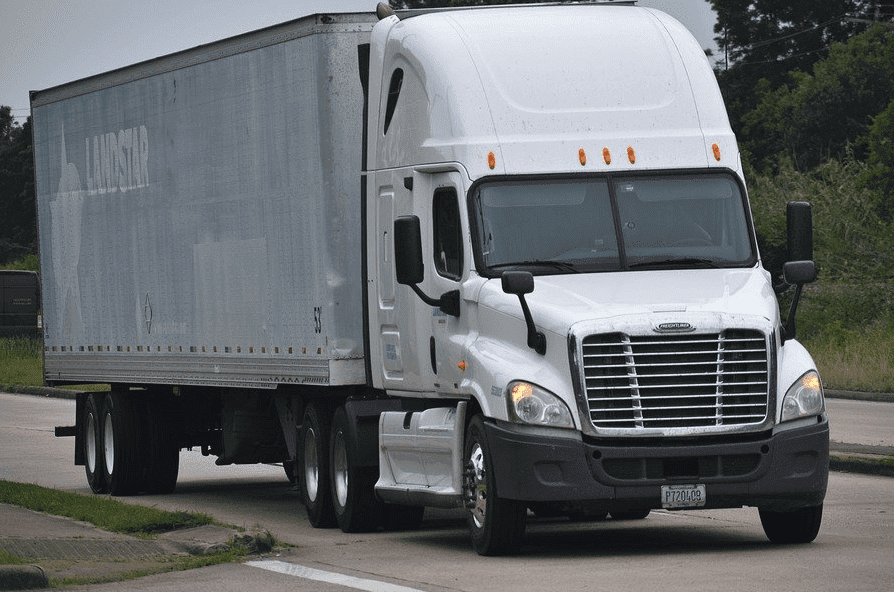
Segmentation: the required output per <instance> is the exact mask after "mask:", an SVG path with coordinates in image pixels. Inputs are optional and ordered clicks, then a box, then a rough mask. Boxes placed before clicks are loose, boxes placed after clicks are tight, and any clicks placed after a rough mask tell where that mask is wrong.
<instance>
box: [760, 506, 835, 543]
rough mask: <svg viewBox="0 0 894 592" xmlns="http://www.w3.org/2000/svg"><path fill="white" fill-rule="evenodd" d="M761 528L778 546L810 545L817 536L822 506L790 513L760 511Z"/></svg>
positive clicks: (821, 519)
mask: <svg viewBox="0 0 894 592" xmlns="http://www.w3.org/2000/svg"><path fill="white" fill-rule="evenodd" d="M759 512H760V516H761V526H763V527H764V534H766V535H767V538H768V539H770V541H771V542H773V543H776V544H780V545H790V544H798V543H810V542H812V541H813V540H814V539H815V538H816V535H817V534H819V529H820V524H821V523H822V521H823V505H822V504H820V505H818V506H811V507H809V508H801V509H800V510H794V511H792V512H770V511H767V510H764V509H760V510H759Z"/></svg>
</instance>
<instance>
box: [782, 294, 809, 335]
mask: <svg viewBox="0 0 894 592" xmlns="http://www.w3.org/2000/svg"><path fill="white" fill-rule="evenodd" d="M803 289H804V284H797V285H795V295H794V296H792V303H791V306H789V309H788V319H786V321H785V326H784V327H783V328H782V345H785V342H786V341H788V340H790V339H794V338H795V333H796V327H795V312H797V310H798V301H799V300H801V290H803Z"/></svg>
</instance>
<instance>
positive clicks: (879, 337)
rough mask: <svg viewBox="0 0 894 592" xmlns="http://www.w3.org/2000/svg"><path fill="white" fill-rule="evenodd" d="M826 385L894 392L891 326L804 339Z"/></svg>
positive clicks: (892, 331) (837, 331)
mask: <svg viewBox="0 0 894 592" xmlns="http://www.w3.org/2000/svg"><path fill="white" fill-rule="evenodd" d="M804 346H805V347H806V348H807V349H808V350H809V351H810V353H811V355H812V356H813V359H814V361H815V362H816V365H817V367H818V369H819V371H820V376H821V377H822V380H823V385H824V386H825V387H826V388H832V389H841V390H850V391H870V392H881V393H894V327H892V326H891V323H879V324H877V325H876V326H875V327H873V328H871V329H868V330H866V331H855V330H848V329H840V328H839V329H835V330H829V331H827V332H826V333H825V334H822V335H814V336H811V337H809V338H807V339H805V340H804Z"/></svg>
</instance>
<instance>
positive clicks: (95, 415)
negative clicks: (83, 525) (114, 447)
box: [82, 393, 108, 493]
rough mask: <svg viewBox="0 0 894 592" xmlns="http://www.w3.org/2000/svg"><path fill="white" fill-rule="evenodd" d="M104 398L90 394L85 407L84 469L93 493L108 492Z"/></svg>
mask: <svg viewBox="0 0 894 592" xmlns="http://www.w3.org/2000/svg"><path fill="white" fill-rule="evenodd" d="M102 407H103V406H102V400H101V398H100V395H97V394H95V393H94V394H90V395H88V396H87V402H86V405H85V408H84V438H83V440H82V442H83V446H84V471H85V472H86V474H87V484H88V485H90V489H91V491H93V493H106V492H107V491H108V489H107V488H106V482H105V478H104V477H103V475H104V469H103V467H102V462H103V456H104V455H103V454H102V418H103V413H102Z"/></svg>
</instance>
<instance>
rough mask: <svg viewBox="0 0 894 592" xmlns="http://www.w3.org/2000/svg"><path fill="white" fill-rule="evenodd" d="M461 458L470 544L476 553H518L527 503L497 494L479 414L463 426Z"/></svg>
mask: <svg viewBox="0 0 894 592" xmlns="http://www.w3.org/2000/svg"><path fill="white" fill-rule="evenodd" d="M463 458H465V461H466V469H467V472H466V478H465V483H464V490H465V491H464V494H465V496H466V499H467V502H468V513H467V517H466V519H467V522H468V525H469V534H470V535H471V538H472V546H473V547H474V548H475V551H477V552H478V554H479V555H491V556H492V555H511V554H514V553H517V552H518V550H519V548H520V547H521V543H522V539H524V536H525V519H526V518H527V506H526V505H525V504H524V503H523V502H520V501H517V500H509V499H505V498H501V497H500V495H499V492H498V491H497V488H496V478H495V477H494V473H493V466H494V465H493V460H492V459H491V456H490V448H489V446H488V443H487V435H486V434H485V431H484V420H483V419H482V418H481V415H476V416H475V417H473V418H472V420H471V421H470V422H469V426H468V428H466V442H465V446H464V456H463Z"/></svg>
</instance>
